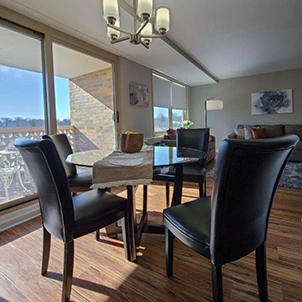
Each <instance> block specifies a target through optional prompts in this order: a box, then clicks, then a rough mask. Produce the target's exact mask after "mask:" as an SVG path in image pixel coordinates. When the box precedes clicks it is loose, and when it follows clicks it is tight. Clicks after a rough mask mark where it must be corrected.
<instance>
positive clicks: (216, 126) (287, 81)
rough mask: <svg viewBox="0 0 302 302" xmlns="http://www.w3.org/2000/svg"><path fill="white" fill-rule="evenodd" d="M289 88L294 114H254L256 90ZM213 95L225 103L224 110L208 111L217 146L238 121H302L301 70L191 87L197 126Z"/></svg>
mask: <svg viewBox="0 0 302 302" xmlns="http://www.w3.org/2000/svg"><path fill="white" fill-rule="evenodd" d="M290 88H292V89H293V107H294V108H293V111H294V112H293V113H290V114H272V115H258V116H254V115H252V114H251V94H252V93H253V92H261V91H270V90H281V89H290ZM211 97H214V98H218V99H221V100H223V102H224V108H223V110H221V111H209V112H208V126H209V127H210V128H211V133H212V134H213V135H215V136H216V138H217V148H218V147H219V145H220V143H221V141H222V140H223V139H224V138H226V137H227V136H228V134H230V133H231V132H233V129H234V128H235V127H236V126H237V125H238V124H285V123H287V124H289V123H291V124H299V123H300V124H301V123H302V69H295V70H288V71H282V72H274V73H267V74H261V75H255V76H248V77H240V78H233V79H227V80H221V81H219V82H218V84H212V85H203V86H195V87H192V88H190V99H189V110H190V119H191V120H192V121H193V122H194V127H203V125H204V124H203V123H204V113H203V108H204V101H205V100H206V99H208V98H211Z"/></svg>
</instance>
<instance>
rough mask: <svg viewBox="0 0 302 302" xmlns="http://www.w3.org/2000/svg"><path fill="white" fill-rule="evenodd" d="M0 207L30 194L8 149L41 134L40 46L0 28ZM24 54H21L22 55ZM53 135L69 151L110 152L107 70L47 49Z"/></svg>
mask: <svg viewBox="0 0 302 302" xmlns="http://www.w3.org/2000/svg"><path fill="white" fill-rule="evenodd" d="M0 41H1V47H0V106H1V107H0V108H1V109H0V207H2V206H3V205H4V204H6V203H8V202H11V201H14V200H19V199H20V198H24V197H30V196H32V195H33V194H34V193H36V190H35V186H34V184H33V181H32V179H31V177H30V174H29V172H28V169H27V167H26V165H25V164H24V162H23V159H22V157H21V156H20V154H19V152H18V151H17V150H16V148H15V147H14V140H15V139H16V138H18V137H27V138H29V139H39V138H41V137H42V135H43V134H45V124H46V122H45V101H44V95H43V75H42V63H41V62H42V56H41V40H40V39H39V38H35V37H30V36H28V35H24V34H22V33H19V32H15V31H12V30H10V29H7V28H4V27H0ZM24 50H26V51H24ZM53 53H54V71H55V79H54V80H55V99H56V116H57V125H58V132H59V133H65V134H66V135H67V136H68V138H69V140H70V143H71V145H72V147H73V149H74V151H76V152H77V151H84V150H90V149H96V148H102V149H103V150H104V152H105V153H106V152H107V153H108V152H110V151H111V150H113V149H114V146H115V123H114V121H113V119H112V117H113V112H114V105H113V104H114V103H113V86H112V85H113V84H112V67H111V64H109V63H107V62H103V61H101V60H99V59H96V58H94V57H91V56H88V55H86V54H82V53H80V52H77V51H74V50H72V49H69V48H66V47H63V46H61V45H57V44H54V45H53Z"/></svg>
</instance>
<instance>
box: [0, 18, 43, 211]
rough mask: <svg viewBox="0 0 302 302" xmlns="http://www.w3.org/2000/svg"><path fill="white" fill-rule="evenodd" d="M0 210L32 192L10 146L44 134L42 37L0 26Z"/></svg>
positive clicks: (21, 165) (32, 188) (29, 182)
mask: <svg viewBox="0 0 302 302" xmlns="http://www.w3.org/2000/svg"><path fill="white" fill-rule="evenodd" d="M0 41H1V46H0V108H1V109H0V209H1V208H3V207H6V205H7V204H8V203H12V202H15V201H16V200H20V199H24V198H25V197H30V196H32V195H33V194H34V193H35V192H36V190H35V187H34V184H33V182H32V180H31V177H30V175H29V173H28V169H27V167H26V165H25V164H24V162H23V160H22V158H21V156H20V154H19V152H18V151H17V150H16V149H15V147H14V145H13V143H14V140H15V139H16V138H18V137H27V138H30V139H35V138H40V137H41V136H42V135H43V134H44V133H45V124H46V123H45V101H44V93H43V91H44V89H43V87H44V84H43V72H42V71H43V66H42V37H41V36H38V35H36V34H34V33H31V32H29V31H24V32H23V31H15V30H13V29H10V28H7V27H4V26H1V24H0Z"/></svg>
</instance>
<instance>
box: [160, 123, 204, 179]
mask: <svg viewBox="0 0 302 302" xmlns="http://www.w3.org/2000/svg"><path fill="white" fill-rule="evenodd" d="M209 135H210V130H209V129H208V128H207V129H177V144H176V145H177V148H181V147H184V148H192V149H197V150H200V151H203V152H205V153H207V151H208V145H209ZM205 167H206V158H205V159H202V160H200V162H198V163H194V164H187V165H184V166H183V180H184V181H191V182H198V183H202V182H203V181H204V179H205V177H206V170H205ZM168 174H169V175H170V176H171V175H173V172H169V173H168ZM169 175H167V178H166V179H165V174H158V175H156V176H155V177H154V179H155V180H164V181H173V179H171V177H170V176H169Z"/></svg>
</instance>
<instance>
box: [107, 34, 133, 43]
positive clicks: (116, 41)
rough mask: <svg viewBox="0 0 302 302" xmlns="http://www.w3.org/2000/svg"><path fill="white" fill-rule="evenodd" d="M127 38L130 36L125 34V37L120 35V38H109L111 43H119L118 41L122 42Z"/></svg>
mask: <svg viewBox="0 0 302 302" xmlns="http://www.w3.org/2000/svg"><path fill="white" fill-rule="evenodd" d="M127 40H130V37H129V36H127V37H122V38H119V39H115V40H111V41H110V42H111V44H116V43H119V42H123V41H127Z"/></svg>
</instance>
